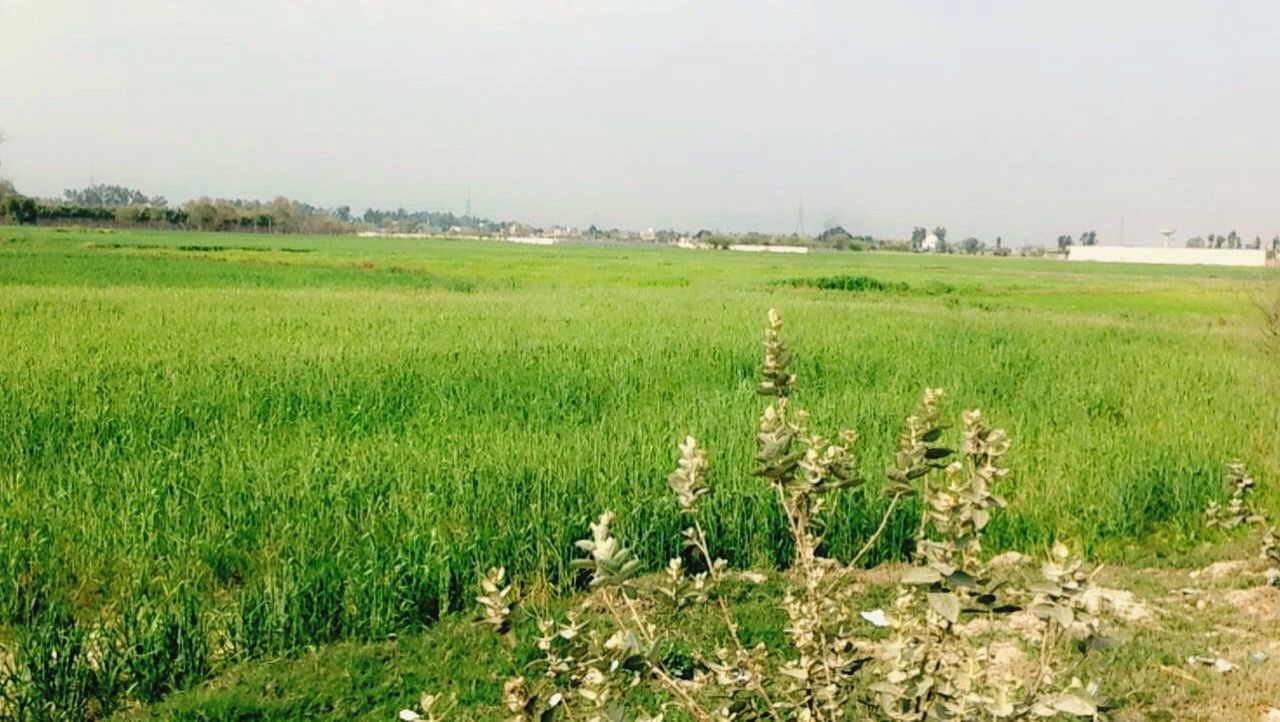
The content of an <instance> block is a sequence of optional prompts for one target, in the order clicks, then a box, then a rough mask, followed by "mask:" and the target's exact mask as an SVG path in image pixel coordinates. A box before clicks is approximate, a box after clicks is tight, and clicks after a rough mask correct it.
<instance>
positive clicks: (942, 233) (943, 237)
mask: <svg viewBox="0 0 1280 722" xmlns="http://www.w3.org/2000/svg"><path fill="white" fill-rule="evenodd" d="M933 235H935V236H937V237H938V243H941V244H943V245H946V243H947V229H946V228H945V227H944V226H938V227H937V228H934V229H933Z"/></svg>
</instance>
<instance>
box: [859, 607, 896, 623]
mask: <svg viewBox="0 0 1280 722" xmlns="http://www.w3.org/2000/svg"><path fill="white" fill-rule="evenodd" d="M858 614H859V616H861V617H862V618H863V619H865V620H867V622H869V623H870V624H871V626H873V627H887V626H889V617H888V616H886V615H885V613H884V610H883V609H872V610H871V611H869V612H858Z"/></svg>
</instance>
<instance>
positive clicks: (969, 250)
mask: <svg viewBox="0 0 1280 722" xmlns="http://www.w3.org/2000/svg"><path fill="white" fill-rule="evenodd" d="M982 249H983V245H982V241H979V240H978V239H977V238H974V237H973V236H969V237H968V238H966V239H964V240H963V241H960V252H961V253H966V254H968V255H970V256H976V255H977V254H979V253H981V252H982Z"/></svg>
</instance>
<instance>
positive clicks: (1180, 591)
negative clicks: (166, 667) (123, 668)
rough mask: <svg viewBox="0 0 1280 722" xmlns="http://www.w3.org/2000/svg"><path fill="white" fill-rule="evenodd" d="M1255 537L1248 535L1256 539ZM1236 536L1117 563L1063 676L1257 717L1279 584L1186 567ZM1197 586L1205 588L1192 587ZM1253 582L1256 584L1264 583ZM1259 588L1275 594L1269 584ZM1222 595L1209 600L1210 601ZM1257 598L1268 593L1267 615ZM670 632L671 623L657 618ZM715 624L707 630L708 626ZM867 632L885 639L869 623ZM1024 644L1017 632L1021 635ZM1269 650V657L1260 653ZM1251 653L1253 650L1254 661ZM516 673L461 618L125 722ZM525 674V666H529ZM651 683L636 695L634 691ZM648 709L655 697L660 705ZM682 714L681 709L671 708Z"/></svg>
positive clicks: (354, 700)
mask: <svg viewBox="0 0 1280 722" xmlns="http://www.w3.org/2000/svg"><path fill="white" fill-rule="evenodd" d="M1251 538H1252V537H1251ZM1251 552H1252V549H1247V550H1246V549H1241V548H1238V545H1235V546H1233V545H1228V546H1222V545H1216V544H1215V545H1213V546H1212V547H1211V548H1204V547H1200V548H1197V549H1195V550H1193V551H1192V552H1188V553H1187V554H1185V555H1179V557H1178V559H1177V560H1176V562H1177V563H1178V566H1169V565H1162V566H1157V567H1144V568H1134V567H1110V568H1108V569H1106V570H1104V571H1103V573H1102V574H1101V576H1100V577H1099V579H1098V581H1099V582H1100V583H1101V584H1103V585H1105V586H1106V587H1107V588H1111V589H1114V588H1123V589H1132V590H1134V593H1135V596H1134V599H1135V600H1136V603H1137V604H1138V605H1139V606H1140V607H1142V608H1143V609H1146V610H1147V615H1146V616H1144V617H1142V618H1141V619H1124V618H1118V617H1113V618H1111V619H1109V621H1108V622H1107V625H1106V630H1107V633H1108V635H1110V636H1111V637H1112V638H1114V639H1116V640H1117V642H1118V643H1117V644H1116V645H1115V646H1113V647H1108V648H1103V649H1098V650H1094V651H1090V652H1088V653H1087V654H1084V655H1082V656H1074V655H1073V659H1075V660H1076V661H1074V662H1073V663H1072V665H1071V666H1070V667H1069V669H1068V670H1067V672H1068V673H1069V674H1071V675H1075V676H1079V677H1080V678H1082V679H1085V680H1089V679H1097V680H1101V681H1102V683H1103V690H1104V692H1105V695H1106V696H1107V697H1108V698H1109V699H1110V700H1111V701H1112V703H1113V704H1114V705H1115V706H1116V709H1115V711H1114V713H1113V714H1112V716H1111V717H1110V718H1111V719H1116V720H1120V721H1122V722H1124V721H1133V722H1137V721H1138V720H1169V721H1172V720H1183V721H1188V722H1190V721H1200V722H1210V721H1212V722H1254V721H1255V720H1257V719H1261V718H1262V715H1263V714H1264V713H1265V711H1266V710H1267V709H1269V708H1270V707H1272V706H1274V705H1275V704H1276V700H1275V698H1274V694H1275V685H1274V681H1275V678H1276V675H1277V674H1280V642H1277V641H1276V640H1275V639H1274V625H1275V624H1276V623H1277V621H1278V620H1280V590H1274V589H1273V590H1271V592H1273V593H1271V594H1266V595H1258V596H1257V597H1256V598H1255V601H1254V602H1253V604H1254V607H1252V608H1250V609H1248V610H1247V611H1246V610H1245V609H1243V608H1241V607H1238V606H1235V604H1238V603H1239V602H1236V603H1234V604H1233V602H1231V601H1225V600H1226V599H1231V598H1232V597H1231V596H1230V595H1231V594H1232V593H1233V590H1235V591H1236V592H1237V593H1238V592H1239V591H1240V589H1239V587H1240V584H1242V583H1245V579H1244V578H1245V577H1247V578H1248V579H1254V578H1256V577H1257V576H1258V575H1257V574H1256V564H1254V565H1250V568H1249V571H1248V573H1247V574H1241V573H1237V574H1234V575H1231V576H1230V577H1228V578H1218V579H1210V580H1203V579H1202V580H1198V581H1197V580H1195V579H1190V578H1189V576H1188V566H1187V565H1188V564H1190V563H1192V562H1194V561H1196V560H1197V559H1200V558H1206V559H1207V558H1212V559H1219V558H1223V557H1224V556H1225V555H1228V554H1230V555H1237V556H1238V555H1244V556H1246V557H1247V556H1248V555H1249V554H1251ZM890 577H891V575H889V574H885V573H882V572H880V571H874V572H871V573H868V574H867V575H866V577H865V581H864V582H863V589H864V592H863V596H864V598H865V606H866V608H867V609H873V608H878V607H883V606H885V605H888V604H891V603H892V600H893V598H894V597H895V595H896V587H895V586H894V585H893V584H891V583H889V581H888V580H889V579H890ZM777 582H778V579H777V578H776V577H773V578H771V579H770V580H769V581H768V582H767V583H765V584H761V585H758V586H754V585H745V584H740V585H739V586H738V587H737V588H736V589H734V590H732V591H731V592H730V597H731V598H732V599H733V601H732V608H733V610H734V614H735V616H736V618H737V619H738V620H739V621H740V623H741V624H742V627H741V630H740V633H741V635H742V637H743V639H744V642H745V643H747V644H748V645H751V644H754V643H755V642H757V641H759V642H764V643H765V644H766V645H769V646H771V647H776V646H780V645H781V643H782V641H781V640H780V639H777V638H776V635H777V634H778V630H780V629H781V628H782V627H783V626H785V624H786V617H785V615H783V614H782V612H781V611H780V604H779V602H780V598H781V594H782V591H781V590H782V588H783V586H782V585H781V584H780V583H777ZM1192 586H1194V587H1195V588H1197V589H1198V590H1199V592H1200V593H1199V594H1195V595H1191V594H1188V593H1187V590H1188V588H1189V587H1192ZM1253 591H1255V592H1257V591H1259V590H1258V589H1254V590H1253ZM1262 591H1265V589H1264V590H1262ZM1206 598H1210V599H1215V601H1214V602H1212V603H1210V604H1208V605H1205V606H1203V607H1201V606H1199V605H1198V604H1197V602H1198V601H1199V600H1201V599H1206ZM1257 599H1262V600H1266V601H1265V603H1264V604H1265V606H1263V607H1262V609H1261V613H1259V611H1260V610H1259V608H1258V602H1257V601H1256V600H1257ZM685 614H686V617H685V618H684V619H682V620H681V621H680V622H678V624H679V625H680V627H679V628H680V629H682V630H685V631H689V632H691V633H692V635H693V636H694V637H695V638H697V637H699V636H701V637H707V638H708V640H709V643H715V642H720V643H722V644H727V643H728V642H727V640H721V639H719V637H720V636H722V635H723V632H722V624H721V622H720V620H719V619H717V618H716V613H715V612H714V611H713V610H695V611H694V612H686V613H685ZM657 621H658V623H659V624H660V625H663V626H662V627H661V628H663V629H667V628H669V627H668V626H667V625H669V624H671V622H666V621H664V619H663V618H661V617H660V618H658V620H657ZM702 630H707V631H702ZM516 632H517V639H518V643H517V647H516V658H517V661H522V660H530V659H533V658H535V657H536V651H535V650H534V648H533V638H534V637H535V636H536V629H535V627H534V624H533V622H532V620H529V619H523V621H522V622H521V623H519V624H518V625H517V626H516ZM868 634H875V632H874V631H873V630H868ZM1014 638H1015V639H1016V636H1015V637H1014ZM1259 652H1260V653H1262V656H1261V657H1258V656H1256V655H1257V653H1259ZM1206 654H1207V655H1221V656H1222V657H1223V658H1225V659H1227V660H1229V661H1230V662H1232V663H1233V664H1235V665H1237V669H1235V670H1234V671H1233V672H1231V673H1229V674H1220V673H1218V672H1215V671H1213V670H1211V669H1209V668H1207V667H1203V666H1191V665H1189V664H1188V663H1187V658H1188V657H1191V656H1194V655H1206ZM1250 655H1255V656H1254V658H1253V659H1251V658H1250ZM519 673H522V671H521V670H520V669H517V668H514V667H513V666H512V664H511V662H510V660H509V659H508V655H507V654H506V653H505V651H504V650H503V648H502V646H501V643H500V642H499V641H498V639H497V637H496V636H495V635H494V634H493V633H492V632H491V631H490V630H488V629H486V628H483V627H482V626H481V625H478V624H475V623H473V622H469V621H467V620H466V619H463V618H459V617H452V618H449V619H446V620H445V621H443V622H441V623H440V624H438V625H435V626H434V627H432V628H430V629H428V630H425V631H422V632H419V633H415V634H410V635H406V636H404V637H402V638H398V639H395V640H390V641H383V642H374V643H356V642H344V643H339V644H334V645H329V646H326V647H323V648H319V649H309V650H306V651H303V652H301V653H299V654H297V655H294V656H291V657H280V658H274V659H269V660H262V661H255V662H249V663H244V664H239V665H236V666H234V667H232V668H231V669H229V670H227V671H226V672H225V673H224V674H223V675H221V676H220V677H218V678H217V679H216V680H214V681H212V682H210V683H208V684H204V685H200V686H197V687H195V688H193V689H191V690H188V691H184V692H181V693H179V694H176V695H174V696H172V697H170V698H169V699H168V700H166V701H164V702H163V703H161V704H158V705H153V706H149V707H137V708H134V709H131V710H128V711H126V712H125V713H122V714H121V715H120V716H119V719H118V722H144V721H147V720H173V721H175V722H178V721H180V722H188V721H190V722H243V721H244V720H275V721H278V722H286V721H291V720H332V721H333V722H338V721H339V720H342V721H344V722H345V721H346V720H353V721H355V720H359V721H367V722H380V721H384V720H389V719H394V718H395V715H396V713H397V711H399V710H401V709H404V708H408V707H413V706H415V705H416V703H417V700H418V697H419V695H420V694H421V693H422V692H424V691H430V692H433V693H436V694H443V695H445V696H446V697H448V696H456V698H457V701H458V708H459V709H458V712H457V714H456V715H454V717H455V718H457V719H468V720H470V719H476V720H490V719H495V720H496V719H504V718H505V715H504V710H503V708H502V706H501V702H500V700H501V696H500V695H501V686H502V682H503V681H504V680H505V679H506V678H508V677H509V676H512V675H514V674H519ZM524 673H526V674H527V671H525V672H524ZM644 693H645V690H643V689H641V690H638V691H637V693H636V694H637V695H640V694H644ZM649 706H650V707H652V706H653V705H652V704H650V705H649ZM672 718H675V719H681V718H680V717H672Z"/></svg>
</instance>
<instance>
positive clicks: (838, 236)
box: [815, 226, 853, 245]
mask: <svg viewBox="0 0 1280 722" xmlns="http://www.w3.org/2000/svg"><path fill="white" fill-rule="evenodd" d="M852 239H853V234H851V233H849V232H848V231H846V230H845V229H844V227H842V226H832V227H830V228H828V229H826V230H825V231H823V232H822V233H819V234H818V237H817V238H816V239H815V240H817V241H818V242H819V243H829V244H832V245H835V244H836V243H848V242H849V241H850V240H852Z"/></svg>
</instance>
